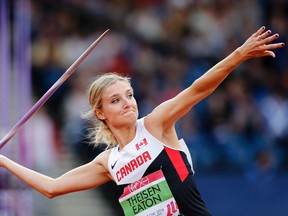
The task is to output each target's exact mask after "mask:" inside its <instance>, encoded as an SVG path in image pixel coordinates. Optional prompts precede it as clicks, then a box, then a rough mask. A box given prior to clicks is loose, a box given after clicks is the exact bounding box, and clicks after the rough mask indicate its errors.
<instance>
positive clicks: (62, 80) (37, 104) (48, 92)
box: [0, 29, 109, 149]
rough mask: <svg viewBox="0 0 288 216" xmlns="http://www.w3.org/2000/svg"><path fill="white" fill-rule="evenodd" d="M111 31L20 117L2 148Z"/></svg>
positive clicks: (3, 142)
mask: <svg viewBox="0 0 288 216" xmlns="http://www.w3.org/2000/svg"><path fill="white" fill-rule="evenodd" d="M108 31H109V29H107V30H106V31H105V32H104V33H103V34H102V35H100V36H99V37H98V38H97V39H96V40H95V41H94V42H93V43H92V44H91V45H90V46H89V47H88V48H87V49H86V50H85V52H84V53H82V55H81V56H80V57H79V58H78V59H77V60H76V61H75V62H74V63H73V64H72V65H71V66H70V67H69V68H68V69H67V70H66V71H65V73H64V74H63V75H62V76H61V77H60V78H59V79H58V80H57V81H56V82H55V83H54V85H53V86H52V87H51V88H50V89H49V90H48V91H47V92H46V93H45V94H44V95H43V96H42V97H41V98H40V99H39V100H38V101H37V103H36V104H35V105H34V106H33V107H32V108H31V109H30V110H29V111H28V112H27V113H26V114H25V115H24V116H23V117H22V118H21V119H20V121H19V122H18V123H17V124H16V125H15V126H14V127H13V128H12V129H11V130H10V131H9V132H8V133H7V134H6V135H5V136H4V137H3V139H2V140H1V141H0V149H1V148H2V147H3V146H4V145H5V144H6V143H7V142H8V141H9V140H10V139H11V138H12V137H13V136H14V135H15V134H16V133H17V132H18V131H19V130H20V128H21V127H22V126H23V125H24V124H25V122H26V121H28V120H29V119H30V118H31V117H32V116H33V115H34V113H35V112H37V110H38V109H39V108H40V107H41V106H42V105H43V104H44V103H45V102H46V101H47V100H48V99H49V98H50V97H51V95H52V94H53V93H54V92H55V91H56V90H57V89H58V88H59V87H60V86H61V85H62V84H63V83H64V82H65V81H66V79H67V78H68V77H69V76H70V75H71V74H72V73H73V72H74V71H75V70H76V68H77V67H78V66H79V65H80V64H81V63H82V62H83V60H84V59H85V58H86V57H87V56H88V55H89V54H90V53H91V52H92V50H93V49H94V48H95V47H96V45H97V44H98V43H99V42H100V40H101V39H102V38H103V37H104V36H105V34H106V33H107V32H108Z"/></svg>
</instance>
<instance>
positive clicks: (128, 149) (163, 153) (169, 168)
mask: <svg viewBox="0 0 288 216" xmlns="http://www.w3.org/2000/svg"><path fill="white" fill-rule="evenodd" d="M143 122H144V121H143V119H140V120H138V121H137V130H136V136H135V138H134V139H133V140H132V141H131V142H130V143H129V144H127V145H126V146H125V147H124V148H123V149H122V150H121V151H118V148H117V147H115V148H113V149H112V150H111V153H110V156H109V160H108V167H109V172H110V174H111V176H112V177H113V179H114V181H115V182H116V184H117V186H118V188H119V189H120V191H121V192H123V190H124V188H125V187H126V186H127V185H129V184H131V183H134V182H135V181H137V180H140V179H141V178H143V177H145V176H147V175H149V174H151V173H155V172H157V171H159V170H161V171H162V172H163V174H164V177H165V179H166V181H167V183H168V185H169V187H170V190H171V192H172V194H173V197H174V198H175V200H176V202H177V205H178V207H179V210H180V213H181V214H182V215H185V216H187V215H188V216H190V215H197V216H198V215H199V216H200V215H210V213H209V212H208V210H207V208H206V206H205V203H204V202H203V200H202V199H201V197H200V194H199V192H198V190H197V188H196V185H195V182H194V177H193V167H192V164H191V161H190V163H189V161H188V160H189V159H190V157H187V154H189V152H187V151H186V154H185V153H184V151H183V150H178V149H173V148H171V147H168V146H166V145H165V144H163V143H161V142H160V141H159V140H157V139H156V138H155V137H153V136H152V135H151V134H150V133H149V132H148V131H147V130H146V128H145V127H144V123H143ZM186 150H187V149H186ZM189 156H190V155H189Z"/></svg>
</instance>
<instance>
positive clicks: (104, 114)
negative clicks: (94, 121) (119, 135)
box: [96, 81, 138, 127]
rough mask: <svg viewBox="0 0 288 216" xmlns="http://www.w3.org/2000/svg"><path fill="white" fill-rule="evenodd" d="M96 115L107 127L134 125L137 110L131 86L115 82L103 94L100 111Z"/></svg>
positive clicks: (122, 82)
mask: <svg viewBox="0 0 288 216" xmlns="http://www.w3.org/2000/svg"><path fill="white" fill-rule="evenodd" d="M96 113H97V116H98V118H100V119H101V120H104V121H106V123H107V124H108V126H109V127H125V126H127V125H130V124H131V123H132V124H134V123H135V122H136V120H137V118H138V108H137V103H136V100H135V98H134V94H133V89H132V88H131V86H130V85H129V84H128V83H126V82H125V81H117V82H115V83H114V84H112V85H111V86H109V87H108V88H107V89H106V90H105V91H104V92H103V96H102V109H100V110H98V111H96Z"/></svg>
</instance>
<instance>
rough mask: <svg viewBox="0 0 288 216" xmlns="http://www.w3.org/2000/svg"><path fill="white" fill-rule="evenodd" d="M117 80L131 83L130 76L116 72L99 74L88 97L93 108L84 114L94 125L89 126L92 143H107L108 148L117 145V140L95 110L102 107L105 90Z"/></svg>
mask: <svg viewBox="0 0 288 216" xmlns="http://www.w3.org/2000/svg"><path fill="white" fill-rule="evenodd" d="M116 81H124V82H127V83H128V84H129V85H131V80H130V77H126V76H124V75H121V74H118V73H116V72H109V73H105V74H101V75H98V76H97V77H96V80H95V81H94V82H93V83H92V84H91V86H90V88H89V89H88V97H89V103H90V107H91V110H89V111H88V112H86V113H84V114H83V115H82V116H83V117H84V118H85V119H87V120H88V121H89V122H90V123H91V125H92V127H91V128H88V135H87V136H88V137H87V138H88V140H90V142H91V144H93V145H94V146H97V145H99V144H105V145H107V147H106V149H108V148H112V147H114V146H116V145H117V140H116V138H115V137H114V135H113V133H112V132H111V130H110V129H109V127H108V125H107V124H106V122H105V121H103V120H100V119H99V118H97V116H96V115H95V113H94V111H95V109H101V108H102V96H103V92H104V91H105V90H106V89H107V88H108V87H109V86H111V85H112V84H114V83H115V82H116Z"/></svg>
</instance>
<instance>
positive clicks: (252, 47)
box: [239, 26, 285, 60]
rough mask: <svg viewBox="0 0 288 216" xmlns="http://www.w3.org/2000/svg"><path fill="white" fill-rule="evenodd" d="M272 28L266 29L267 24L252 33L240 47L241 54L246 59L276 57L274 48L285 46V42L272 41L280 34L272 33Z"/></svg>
mask: <svg viewBox="0 0 288 216" xmlns="http://www.w3.org/2000/svg"><path fill="white" fill-rule="evenodd" d="M271 33H272V32H271V30H267V31H265V26H263V27H261V28H260V29H259V30H258V31H257V32H255V33H254V34H252V35H251V36H250V37H249V38H248V39H247V40H246V41H245V42H244V44H243V45H242V46H240V47H239V51H240V54H241V55H242V57H243V59H244V60H247V59H250V58H257V57H264V56H271V57H273V58H275V57H276V55H275V53H274V52H273V51H272V50H275V49H278V48H281V47H284V45H285V44H284V43H271V42H273V41H274V40H276V39H277V38H279V34H273V35H271Z"/></svg>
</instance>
